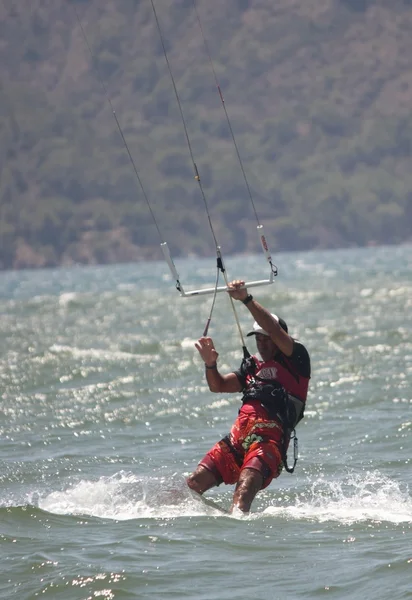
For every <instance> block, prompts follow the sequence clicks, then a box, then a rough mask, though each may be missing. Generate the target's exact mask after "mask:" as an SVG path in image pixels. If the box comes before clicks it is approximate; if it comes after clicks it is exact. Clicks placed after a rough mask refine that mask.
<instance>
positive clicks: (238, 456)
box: [221, 435, 244, 467]
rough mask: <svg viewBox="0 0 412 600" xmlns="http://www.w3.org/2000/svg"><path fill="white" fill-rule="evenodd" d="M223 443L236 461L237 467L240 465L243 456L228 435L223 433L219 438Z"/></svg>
mask: <svg viewBox="0 0 412 600" xmlns="http://www.w3.org/2000/svg"><path fill="white" fill-rule="evenodd" d="M221 441H222V442H223V443H225V444H226V446H227V447H228V448H229V450H230V452H231V453H232V454H233V457H234V459H235V461H236V464H237V466H238V467H241V466H242V464H243V458H244V457H243V456H242V455H241V453H240V452H238V451H237V450H236V448H235V447H234V446H233V444H232V442H231V441H230V437H229V435H225V437H224V438H222V440H221Z"/></svg>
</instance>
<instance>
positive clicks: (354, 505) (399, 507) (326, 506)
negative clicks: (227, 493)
mask: <svg viewBox="0 0 412 600" xmlns="http://www.w3.org/2000/svg"><path fill="white" fill-rule="evenodd" d="M263 514H266V515H267V514H270V515H281V516H284V517H286V518H292V519H307V520H313V521H318V522H325V521H338V522H340V523H346V524H348V523H356V522H361V521H372V522H382V521H387V522H391V523H405V522H407V523H408V522H411V523H412V498H411V496H410V494H409V491H408V488H407V487H406V488H405V489H404V490H402V489H401V485H400V484H399V483H398V482H396V481H394V480H391V479H389V478H388V477H385V476H384V475H382V474H381V473H379V472H377V471H374V472H366V473H362V474H350V475H348V476H347V478H345V479H344V480H338V481H327V480H325V479H324V478H319V479H317V480H316V481H315V482H314V483H313V484H312V485H311V487H310V489H309V492H308V493H305V494H304V495H301V497H300V498H297V499H296V501H295V503H294V505H292V506H290V505H289V506H286V507H285V506H270V507H268V508H266V509H265V510H264V511H263Z"/></svg>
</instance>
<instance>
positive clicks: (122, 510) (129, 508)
mask: <svg viewBox="0 0 412 600" xmlns="http://www.w3.org/2000/svg"><path fill="white" fill-rule="evenodd" d="M38 506H39V508H41V509H42V510H45V511H48V512H51V513H55V514H62V515H89V516H94V517H100V518H106V519H115V520H119V521H124V520H128V519H141V518H163V519H165V518H176V517H191V516H205V515H211V516H219V515H220V516H221V513H220V512H219V511H218V510H216V509H214V508H213V507H210V506H207V505H206V504H205V503H204V502H202V500H201V499H200V498H196V497H195V496H194V495H193V494H192V493H191V491H190V490H189V488H188V487H187V485H186V482H185V481H184V479H183V477H168V478H156V477H150V478H148V477H145V478H140V477H138V476H136V475H134V474H132V473H125V472H121V473H117V474H115V475H112V476H111V477H101V478H100V479H98V480H97V481H91V480H83V481H80V482H78V483H76V484H75V485H73V486H71V487H69V488H68V489H66V490H63V491H56V492H51V493H50V494H48V495H47V496H45V497H44V498H39V501H38Z"/></svg>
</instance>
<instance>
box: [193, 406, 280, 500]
mask: <svg viewBox="0 0 412 600" xmlns="http://www.w3.org/2000/svg"><path fill="white" fill-rule="evenodd" d="M282 436H283V432H282V427H281V425H280V424H279V423H278V422H277V421H274V420H273V419H269V417H268V414H267V412H266V410H265V409H264V408H263V407H262V406H261V405H260V404H259V403H255V402H251V403H248V404H244V405H243V407H242V408H241V410H240V411H239V415H238V417H237V419H236V421H235V423H234V424H233V427H232V429H231V431H230V434H229V436H227V437H226V438H223V439H222V440H220V442H217V444H215V445H214V446H213V448H211V450H209V452H208V453H207V454H206V455H205V456H204V458H203V459H202V460H201V461H200V463H199V464H200V465H202V466H203V467H205V468H206V469H208V470H209V471H211V472H212V473H213V474H214V475H215V476H216V478H217V480H218V482H219V483H222V482H224V483H226V484H233V483H236V482H237V481H238V480H239V475H240V473H241V471H242V470H243V469H246V468H247V469H254V470H255V471H258V472H259V473H261V474H262V477H263V485H262V489H263V488H265V487H267V486H268V485H269V484H270V482H271V481H272V480H273V479H274V478H276V477H278V476H279V475H280V473H281V471H282V468H283V461H282V451H281V448H282Z"/></svg>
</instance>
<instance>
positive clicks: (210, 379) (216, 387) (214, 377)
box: [205, 363, 223, 392]
mask: <svg viewBox="0 0 412 600" xmlns="http://www.w3.org/2000/svg"><path fill="white" fill-rule="evenodd" d="M205 370H206V381H207V384H208V386H209V390H210V391H211V392H220V390H221V388H222V384H223V377H222V375H221V374H220V373H219V371H218V369H217V364H216V363H215V364H214V365H205Z"/></svg>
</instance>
